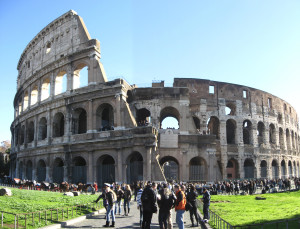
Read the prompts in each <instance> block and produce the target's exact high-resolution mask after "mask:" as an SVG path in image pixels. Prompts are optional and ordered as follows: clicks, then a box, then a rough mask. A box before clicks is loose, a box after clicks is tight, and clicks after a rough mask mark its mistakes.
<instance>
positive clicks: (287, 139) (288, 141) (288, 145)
mask: <svg viewBox="0 0 300 229" xmlns="http://www.w3.org/2000/svg"><path fill="white" fill-rule="evenodd" d="M286 146H287V149H291V138H290V131H289V129H286Z"/></svg>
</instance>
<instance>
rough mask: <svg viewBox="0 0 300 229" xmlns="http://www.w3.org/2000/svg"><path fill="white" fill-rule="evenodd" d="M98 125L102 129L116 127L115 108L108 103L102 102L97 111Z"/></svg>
mask: <svg viewBox="0 0 300 229" xmlns="http://www.w3.org/2000/svg"><path fill="white" fill-rule="evenodd" d="M96 125H97V129H98V130H100V131H106V130H113V129H114V109H113V107H112V106H111V105H110V104H108V103H104V104H101V105H100V106H99V107H98V108H97V111H96Z"/></svg>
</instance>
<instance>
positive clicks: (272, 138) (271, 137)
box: [269, 124, 276, 144]
mask: <svg viewBox="0 0 300 229" xmlns="http://www.w3.org/2000/svg"><path fill="white" fill-rule="evenodd" d="M269 142H270V143H271V144H275V143H276V136H275V126H274V124H270V126H269Z"/></svg>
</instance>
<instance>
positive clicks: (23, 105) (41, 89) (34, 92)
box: [15, 63, 88, 116]
mask: <svg viewBox="0 0 300 229" xmlns="http://www.w3.org/2000/svg"><path fill="white" fill-rule="evenodd" d="M68 78H69V79H68ZM68 81H70V82H72V83H71V84H70V86H68ZM52 85H53V86H52ZM87 85H88V65H87V64H84V63H80V64H78V65H77V66H76V67H75V70H74V71H73V74H70V75H68V74H67V72H66V70H63V71H60V72H59V73H58V74H57V75H56V76H55V77H54V78H52V77H51V76H49V77H45V78H44V79H42V80H41V81H40V82H37V83H35V84H34V85H31V86H30V87H29V88H28V89H26V90H25V91H24V94H23V95H22V96H21V97H20V99H19V101H18V104H17V107H16V108H15V111H16V116H18V115H20V114H21V112H23V111H25V110H26V109H27V108H29V107H30V106H33V105H35V104H37V103H38V102H41V101H44V100H46V99H48V98H49V97H50V96H51V95H53V96H56V95H59V94H62V93H64V92H66V91H67V87H70V88H68V89H69V90H74V89H77V88H80V87H85V86H87Z"/></svg>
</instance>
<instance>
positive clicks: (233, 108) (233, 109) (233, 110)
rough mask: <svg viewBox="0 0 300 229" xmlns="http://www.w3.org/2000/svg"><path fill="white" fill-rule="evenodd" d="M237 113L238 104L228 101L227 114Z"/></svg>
mask: <svg viewBox="0 0 300 229" xmlns="http://www.w3.org/2000/svg"><path fill="white" fill-rule="evenodd" d="M235 113H236V105H235V104H234V103H231V102H229V103H226V107H225V114H226V115H235Z"/></svg>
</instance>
